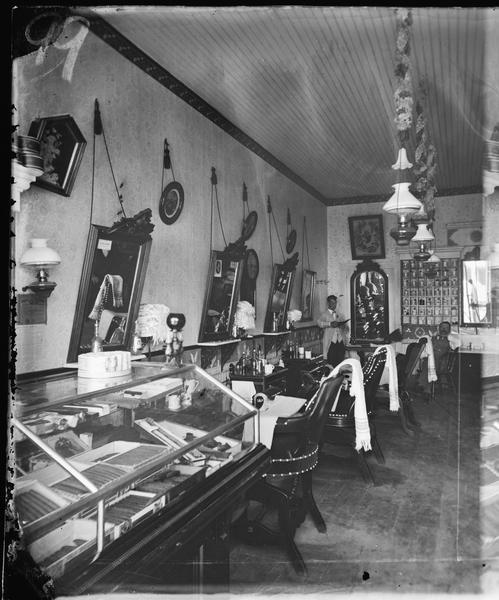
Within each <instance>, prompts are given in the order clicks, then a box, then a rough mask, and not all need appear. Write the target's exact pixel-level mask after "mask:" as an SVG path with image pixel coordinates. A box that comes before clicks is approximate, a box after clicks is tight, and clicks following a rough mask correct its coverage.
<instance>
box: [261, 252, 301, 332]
mask: <svg viewBox="0 0 499 600" xmlns="http://www.w3.org/2000/svg"><path fill="white" fill-rule="evenodd" d="M294 277H295V270H294V269H292V270H290V269H289V268H287V267H286V266H285V265H280V264H275V265H274V268H273V269H272V280H271V282H270V294H269V300H268V303H267V312H266V313H265V323H264V326H263V331H264V332H267V333H270V332H277V331H284V330H285V329H286V320H287V312H288V309H289V301H290V299H291V292H292V290H293V280H294Z"/></svg>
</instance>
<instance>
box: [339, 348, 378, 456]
mask: <svg viewBox="0 0 499 600" xmlns="http://www.w3.org/2000/svg"><path fill="white" fill-rule="evenodd" d="M344 367H350V369H351V371H352V383H351V386H350V396H354V397H355V402H354V419H355V449H356V450H357V451H359V450H361V449H362V448H363V449H364V450H371V432H370V430H369V421H368V419H367V410H366V398H365V395H364V375H363V373H362V367H361V365H360V361H358V360H357V359H355V358H346V359H345V360H344V361H342V362H340V364H339V365H337V366H336V367H335V368H334V369H333V371H332V373H331V375H332V376H333V377H336V376H337V375H338V374H339V373H340V372H341V370H342V368H344ZM335 404H336V403H335Z"/></svg>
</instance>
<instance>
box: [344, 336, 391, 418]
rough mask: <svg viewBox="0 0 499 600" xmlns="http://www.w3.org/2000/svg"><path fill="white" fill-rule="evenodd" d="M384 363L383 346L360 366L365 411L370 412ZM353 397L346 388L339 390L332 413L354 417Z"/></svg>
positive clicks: (384, 351)
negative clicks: (336, 402) (338, 396)
mask: <svg viewBox="0 0 499 600" xmlns="http://www.w3.org/2000/svg"><path fill="white" fill-rule="evenodd" d="M385 363H386V349H385V348H383V349H382V350H380V352H378V353H377V354H371V356H369V357H368V358H367V360H366V362H365V363H364V365H363V366H362V375H363V378H364V396H365V398H366V409H367V412H372V408H373V404H374V398H375V396H376V392H377V390H378V387H379V382H380V380H381V375H382V374H383V370H384V368H385ZM354 404H355V398H354V397H353V396H350V391H349V390H348V389H346V390H341V393H340V398H339V400H338V404H337V405H336V409H335V412H334V413H333V415H337V416H338V417H349V418H351V419H353V418H354Z"/></svg>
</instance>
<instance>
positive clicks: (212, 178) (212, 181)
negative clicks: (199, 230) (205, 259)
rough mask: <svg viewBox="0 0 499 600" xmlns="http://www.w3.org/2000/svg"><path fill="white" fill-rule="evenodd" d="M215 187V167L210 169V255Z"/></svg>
mask: <svg viewBox="0 0 499 600" xmlns="http://www.w3.org/2000/svg"><path fill="white" fill-rule="evenodd" d="M216 185H217V174H216V172H215V167H211V196H210V254H211V251H212V250H213V188H214V186H216Z"/></svg>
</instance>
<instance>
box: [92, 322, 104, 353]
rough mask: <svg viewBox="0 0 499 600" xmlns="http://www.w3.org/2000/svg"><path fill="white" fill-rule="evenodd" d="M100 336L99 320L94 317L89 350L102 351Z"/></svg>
mask: <svg viewBox="0 0 499 600" xmlns="http://www.w3.org/2000/svg"><path fill="white" fill-rule="evenodd" d="M102 351H103V348H102V338H101V336H100V335H99V321H98V320H97V319H96V320H95V323H94V337H93V338H92V341H91V352H102Z"/></svg>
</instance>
